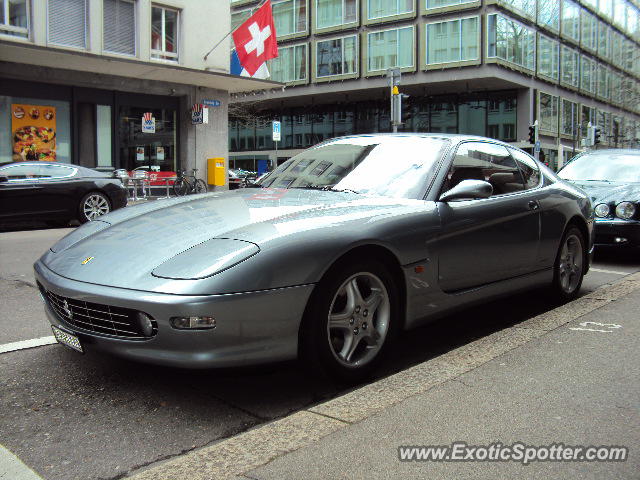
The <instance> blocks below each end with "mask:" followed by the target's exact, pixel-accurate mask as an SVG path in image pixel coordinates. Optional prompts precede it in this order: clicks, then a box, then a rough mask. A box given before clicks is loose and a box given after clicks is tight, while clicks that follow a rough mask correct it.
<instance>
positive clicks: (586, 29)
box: [580, 10, 598, 51]
mask: <svg viewBox="0 0 640 480" xmlns="http://www.w3.org/2000/svg"><path fill="white" fill-rule="evenodd" d="M580 30H581V34H580V45H582V46H583V47H584V48H589V49H591V50H594V51H595V50H596V47H597V38H598V37H597V33H598V32H597V30H598V20H597V19H596V17H595V15H592V14H591V13H589V12H587V11H586V10H583V11H582V13H581V16H580Z"/></svg>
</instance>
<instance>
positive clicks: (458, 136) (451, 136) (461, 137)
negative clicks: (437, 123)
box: [323, 132, 518, 149]
mask: <svg viewBox="0 0 640 480" xmlns="http://www.w3.org/2000/svg"><path fill="white" fill-rule="evenodd" d="M402 137H407V138H411V137H418V138H439V139H442V140H449V141H452V142H455V143H460V142H463V141H468V140H477V141H483V142H491V143H497V144H499V145H504V146H506V147H511V148H516V149H517V148H518V147H514V146H513V145H509V144H508V143H506V142H503V141H501V140H496V139H495V138H488V137H481V136H479V135H465V134H463V133H427V132H398V133H363V134H359V135H345V136H343V137H335V138H331V139H329V140H327V142H330V141H332V140H338V139H347V138H377V139H379V140H380V141H381V142H384V141H385V140H388V139H391V138H402ZM323 143H324V142H323Z"/></svg>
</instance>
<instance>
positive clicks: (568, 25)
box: [562, 0, 580, 42]
mask: <svg viewBox="0 0 640 480" xmlns="http://www.w3.org/2000/svg"><path fill="white" fill-rule="evenodd" d="M562 33H563V35H565V36H567V37H569V38H571V39H572V40H575V41H576V42H579V41H580V7H579V6H578V4H577V3H575V2H573V1H572V0H563V2H562Z"/></svg>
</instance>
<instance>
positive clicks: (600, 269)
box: [589, 268, 630, 275]
mask: <svg viewBox="0 0 640 480" xmlns="http://www.w3.org/2000/svg"><path fill="white" fill-rule="evenodd" d="M589 271H590V272H598V273H611V274H613V275H630V273H629V272H616V271H615V270H604V269H602V268H590V269H589Z"/></svg>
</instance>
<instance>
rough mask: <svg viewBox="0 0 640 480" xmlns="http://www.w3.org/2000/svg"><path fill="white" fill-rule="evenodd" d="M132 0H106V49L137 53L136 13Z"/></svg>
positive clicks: (104, 24)
mask: <svg viewBox="0 0 640 480" xmlns="http://www.w3.org/2000/svg"><path fill="white" fill-rule="evenodd" d="M134 6H135V5H134V3H133V2H132V1H130V0H104V5H103V35H104V50H105V51H107V52H111V53H122V54H124V55H132V56H133V55H135V54H136V13H135V8H134Z"/></svg>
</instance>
